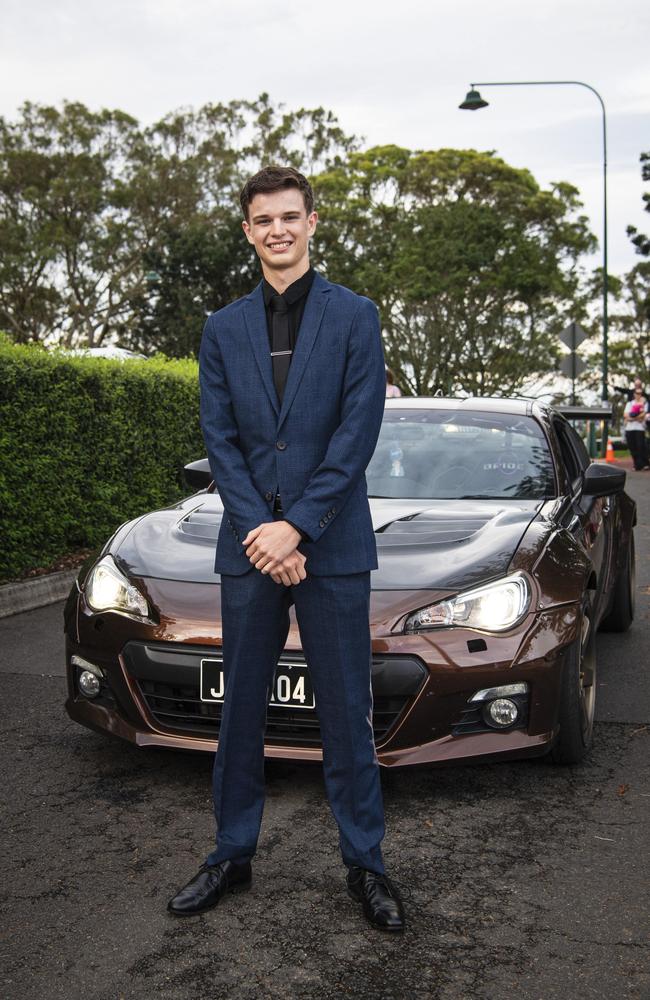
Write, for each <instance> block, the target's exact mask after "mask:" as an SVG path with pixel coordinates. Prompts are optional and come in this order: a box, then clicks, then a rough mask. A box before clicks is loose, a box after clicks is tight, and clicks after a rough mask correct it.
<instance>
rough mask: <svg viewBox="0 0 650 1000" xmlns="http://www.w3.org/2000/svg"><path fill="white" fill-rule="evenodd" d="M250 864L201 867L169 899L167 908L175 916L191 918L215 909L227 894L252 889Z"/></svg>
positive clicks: (231, 863) (225, 863)
mask: <svg viewBox="0 0 650 1000" xmlns="http://www.w3.org/2000/svg"><path fill="white" fill-rule="evenodd" d="M251 881H252V879H251V865H250V861H247V862H246V863H245V864H236V863H235V862H234V861H221V862H220V863H219V864H218V865H202V866H201V868H199V870H198V872H197V874H196V875H195V876H194V878H193V879H190V881H189V882H188V883H187V885H186V886H183V888H182V889H181V890H180V892H178V893H177V894H176V895H175V896H174V898H173V899H170V900H169V903H168V904H167V909H168V910H169V912H170V913H174V914H175V915H176V916H177V917H191V916H193V915H194V914H195V913H202V912H203V910H209V909H210V907H211V906H216V905H217V903H218V902H219V900H220V899H221V898H222V897H223V896H225V895H226V893H227V892H245V891H246V890H247V889H250V887H251Z"/></svg>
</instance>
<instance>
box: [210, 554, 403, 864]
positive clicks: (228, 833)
mask: <svg viewBox="0 0 650 1000" xmlns="http://www.w3.org/2000/svg"><path fill="white" fill-rule="evenodd" d="M369 599H370V573H369V572H364V573H355V574H348V575H345V576H309V575H308V576H307V579H306V580H303V581H302V582H301V583H300V584H298V585H296V586H292V587H285V586H284V585H282V584H277V583H275V582H274V581H273V580H272V579H271V577H270V576H268V575H264V574H262V573H260V572H259V570H256V569H251V571H250V572H248V573H245V574H243V575H238V576H227V575H223V576H222V578H221V603H222V621H223V658H224V669H225V671H226V690H225V695H224V707H223V717H222V723H221V732H220V740H219V747H218V750H217V754H216V757H215V763H214V776H213V796H214V809H215V817H216V821H217V847H216V850H214V851H213V852H212V853H211V854H210V855H209V856H208V859H207V860H208V864H216V863H217V862H219V861H225V860H227V859H230V860H246V859H250V858H252V856H253V855H254V853H255V850H256V847H257V840H258V836H259V831H260V824H261V821H262V811H263V807H264V728H265V724H266V709H267V705H268V702H269V697H270V693H271V688H272V684H273V678H274V674H275V669H276V665H277V662H278V659H279V657H280V654H281V652H282V650H283V648H284V644H285V642H286V639H287V634H288V631H289V608H290V606H291V604H295V609H296V618H297V621H298V627H299V629H300V637H301V641H302V647H303V650H304V653H305V656H306V658H307V663H308V665H309V670H310V674H311V679H312V683H313V687H314V695H315V700H316V711H317V713H318V718H319V722H320V728H321V734H322V741H323V772H324V777H325V787H326V790H327V797H328V800H329V803H330V807H331V809H332V812H333V814H334V818H335V819H336V822H337V824H338V827H339V838H340V847H341V854H342V856H343V861H344V863H345V864H347V865H359V866H360V867H362V868H366V869H369V870H370V871H375V872H378V873H382V872H383V871H384V867H383V862H382V855H381V848H380V843H381V840H382V838H383V835H384V812H383V803H382V795H381V784H380V779H379V765H378V762H377V755H376V752H375V746H374V741H373V732H372V721H371V719H372V691H371V686H370V665H371V649H370V627H369V624H368V623H369Z"/></svg>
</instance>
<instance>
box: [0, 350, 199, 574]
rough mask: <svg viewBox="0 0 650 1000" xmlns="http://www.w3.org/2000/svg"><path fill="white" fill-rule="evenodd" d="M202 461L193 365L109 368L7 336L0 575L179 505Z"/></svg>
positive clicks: (2, 378)
mask: <svg viewBox="0 0 650 1000" xmlns="http://www.w3.org/2000/svg"><path fill="white" fill-rule="evenodd" d="M204 454H205V449H204V446H203V439H202V436H201V430H200V427H199V387H198V365H197V362H196V361H195V360H194V359H191V358H187V359H183V360H170V359H167V358H164V357H160V358H153V359H150V360H147V361H138V360H129V361H126V362H122V361H110V360H106V359H104V358H94V357H83V356H79V357H76V356H69V355H64V354H62V353H60V352H57V351H46V350H44V349H43V348H41V347H38V346H31V345H16V344H12V343H10V342H9V341H8V340H7V338H6V337H2V336H0V530H1V532H2V535H1V537H0V580H7V579H11V578H12V577H16V576H18V575H20V574H21V573H22V572H23V571H25V570H28V569H30V568H31V567H35V566H43V565H47V564H49V563H51V562H52V561H53V560H55V559H56V558H58V557H59V556H61V555H64V554H66V553H67V552H71V551H73V550H75V549H78V548H84V547H90V548H94V547H96V546H99V545H101V544H102V543H103V542H104V541H105V540H106V538H107V537H108V536H109V535H110V534H111V533H112V532H113V531H114V530H115V529H116V528H117V527H118V525H120V524H121V523H122V522H123V521H126V520H128V519H129V518H131V517H136V516H137V515H139V514H142V513H144V512H145V511H147V510H151V509H153V508H156V507H162V506H165V505H167V504H169V503H173V502H175V501H176V500H178V499H179V498H180V497H181V496H183V494H187V493H188V492H189V490H188V489H187V487H186V486H184V484H183V479H182V468H183V466H184V465H185V463H186V462H191V461H194V460H195V459H197V458H201V457H202V456H203V455H204Z"/></svg>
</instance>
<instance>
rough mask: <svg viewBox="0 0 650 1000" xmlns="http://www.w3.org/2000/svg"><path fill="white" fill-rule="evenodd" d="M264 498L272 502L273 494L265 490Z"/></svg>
mask: <svg viewBox="0 0 650 1000" xmlns="http://www.w3.org/2000/svg"><path fill="white" fill-rule="evenodd" d="M264 497H265V499H266V500H272V499H273V494H272V493H271V491H270V490H267V491H266V493H265V494H264Z"/></svg>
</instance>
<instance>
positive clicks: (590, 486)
mask: <svg viewBox="0 0 650 1000" xmlns="http://www.w3.org/2000/svg"><path fill="white" fill-rule="evenodd" d="M625 476H626V472H625V469H617V468H616V467H614V466H612V465H608V464H606V463H605V462H592V463H591V465H590V466H589V467H588V468H587V469H586V470H585V474H584V478H583V481H582V495H583V496H586V497H607V496H610V495H611V494H612V493H622V492H623V490H624V489H625Z"/></svg>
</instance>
